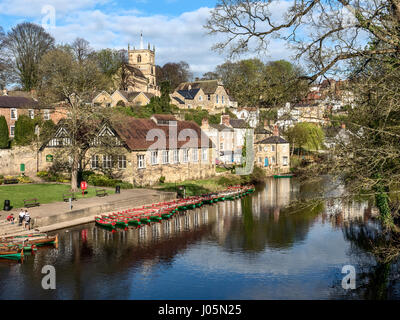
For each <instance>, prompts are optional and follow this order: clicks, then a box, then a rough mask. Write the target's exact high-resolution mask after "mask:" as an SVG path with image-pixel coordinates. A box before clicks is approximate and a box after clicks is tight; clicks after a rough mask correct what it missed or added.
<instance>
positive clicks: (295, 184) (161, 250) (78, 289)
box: [0, 178, 400, 300]
mask: <svg viewBox="0 0 400 320" xmlns="http://www.w3.org/2000/svg"><path fill="white" fill-rule="evenodd" d="M340 192H343V188H342V187H341V186H340V185H335V184H334V183H333V182H332V181H331V180H330V179H329V178H324V179H322V180H321V181H320V182H318V183H316V182H313V183H300V182H299V181H296V180H295V179H270V180H268V181H267V182H266V184H265V185H264V186H259V187H258V188H257V191H256V192H255V193H254V194H252V195H251V196H249V197H247V198H244V199H241V200H237V201H227V202H222V203H218V204H216V205H213V206H204V207H202V208H200V209H196V210H195V211H190V212H188V213H187V214H185V215H181V216H175V217H174V218H173V219H171V220H170V221H164V222H162V223H161V224H154V225H152V226H146V227H143V228H141V229H134V228H130V229H129V230H127V231H124V230H118V231H117V232H114V233H112V232H110V231H107V230H103V229H101V228H99V227H96V226H95V225H94V224H88V225H82V226H79V227H75V228H70V229H67V230H62V231H59V232H58V233H59V236H60V245H59V248H58V249H55V248H52V247H49V248H41V249H39V251H38V252H37V253H36V254H34V255H32V256H28V257H26V259H25V261H24V263H23V264H20V263H15V262H9V261H1V262H0V298H1V299H135V300H136V299H397V298H400V291H399V290H400V282H399V281H398V280H397V269H398V264H397V261H395V262H392V263H390V264H380V263H377V262H376V260H375V258H374V256H373V255H372V254H371V253H370V252H369V251H368V250H367V249H366V246H365V243H368V241H369V240H370V239H371V238H373V237H374V234H375V233H376V232H377V231H376V230H377V228H378V227H377V225H376V223H375V222H374V219H373V216H374V210H373V208H372V207H371V205H370V204H369V203H368V201H361V200H359V201H351V202H350V203H342V202H341V201H339V200H324V201H321V202H318V203H315V204H313V205H312V206H308V207H304V206H303V205H294V206H293V205H292V206H290V207H288V205H289V204H290V203H291V202H292V201H295V200H299V199H302V200H304V199H309V198H315V197H332V196H335V195H337V194H338V193H340ZM45 265H52V266H54V267H55V270H56V289H55V290H44V289H43V288H42V286H41V282H42V278H43V277H44V274H42V268H43V266H45ZM348 265H349V266H353V267H354V269H355V271H356V274H355V275H356V278H355V281H356V282H355V284H356V289H355V290H350V289H344V288H343V286H342V279H343V278H344V277H345V276H346V274H344V273H342V268H343V267H344V266H348Z"/></svg>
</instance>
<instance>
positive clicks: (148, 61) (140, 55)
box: [128, 36, 161, 96]
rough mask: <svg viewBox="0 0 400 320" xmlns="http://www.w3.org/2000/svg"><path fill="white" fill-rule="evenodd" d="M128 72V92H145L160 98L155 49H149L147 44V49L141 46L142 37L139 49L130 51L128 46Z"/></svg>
mask: <svg viewBox="0 0 400 320" xmlns="http://www.w3.org/2000/svg"><path fill="white" fill-rule="evenodd" d="M128 59H129V64H128V71H129V73H130V75H129V80H128V82H129V83H133V85H131V86H129V88H128V91H129V92H131V91H132V92H146V93H151V94H154V95H156V96H161V93H160V88H159V87H158V86H157V78H156V49H155V46H153V49H150V44H148V47H147V49H145V48H144V45H143V36H141V39H140V47H139V49H136V48H135V47H134V48H133V49H132V50H131V49H130V46H129V45H128Z"/></svg>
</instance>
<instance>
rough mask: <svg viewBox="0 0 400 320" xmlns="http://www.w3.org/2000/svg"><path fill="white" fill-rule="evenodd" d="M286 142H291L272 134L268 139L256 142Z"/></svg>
mask: <svg viewBox="0 0 400 320" xmlns="http://www.w3.org/2000/svg"><path fill="white" fill-rule="evenodd" d="M285 143H289V142H287V141H286V140H285V139H283V138H282V137H278V136H271V137H268V138H267V139H264V140H261V141H259V142H256V144H285Z"/></svg>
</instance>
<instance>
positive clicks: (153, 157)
mask: <svg viewBox="0 0 400 320" xmlns="http://www.w3.org/2000/svg"><path fill="white" fill-rule="evenodd" d="M151 164H152V165H156V164H158V151H152V152H151Z"/></svg>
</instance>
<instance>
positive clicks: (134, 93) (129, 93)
mask: <svg viewBox="0 0 400 320" xmlns="http://www.w3.org/2000/svg"><path fill="white" fill-rule="evenodd" d="M118 92H120V93H121V94H122V95H123V96H124V97H125V99H126V100H128V101H129V102H132V101H133V100H134V99H135V98H136V97H137V96H138V95H139V94H141V93H143V94H144V95H145V96H146V97H147V98H148V99H149V100H150V99H151V98H152V97H154V96H155V95H154V94H153V93H149V92H140V91H124V90H118Z"/></svg>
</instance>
